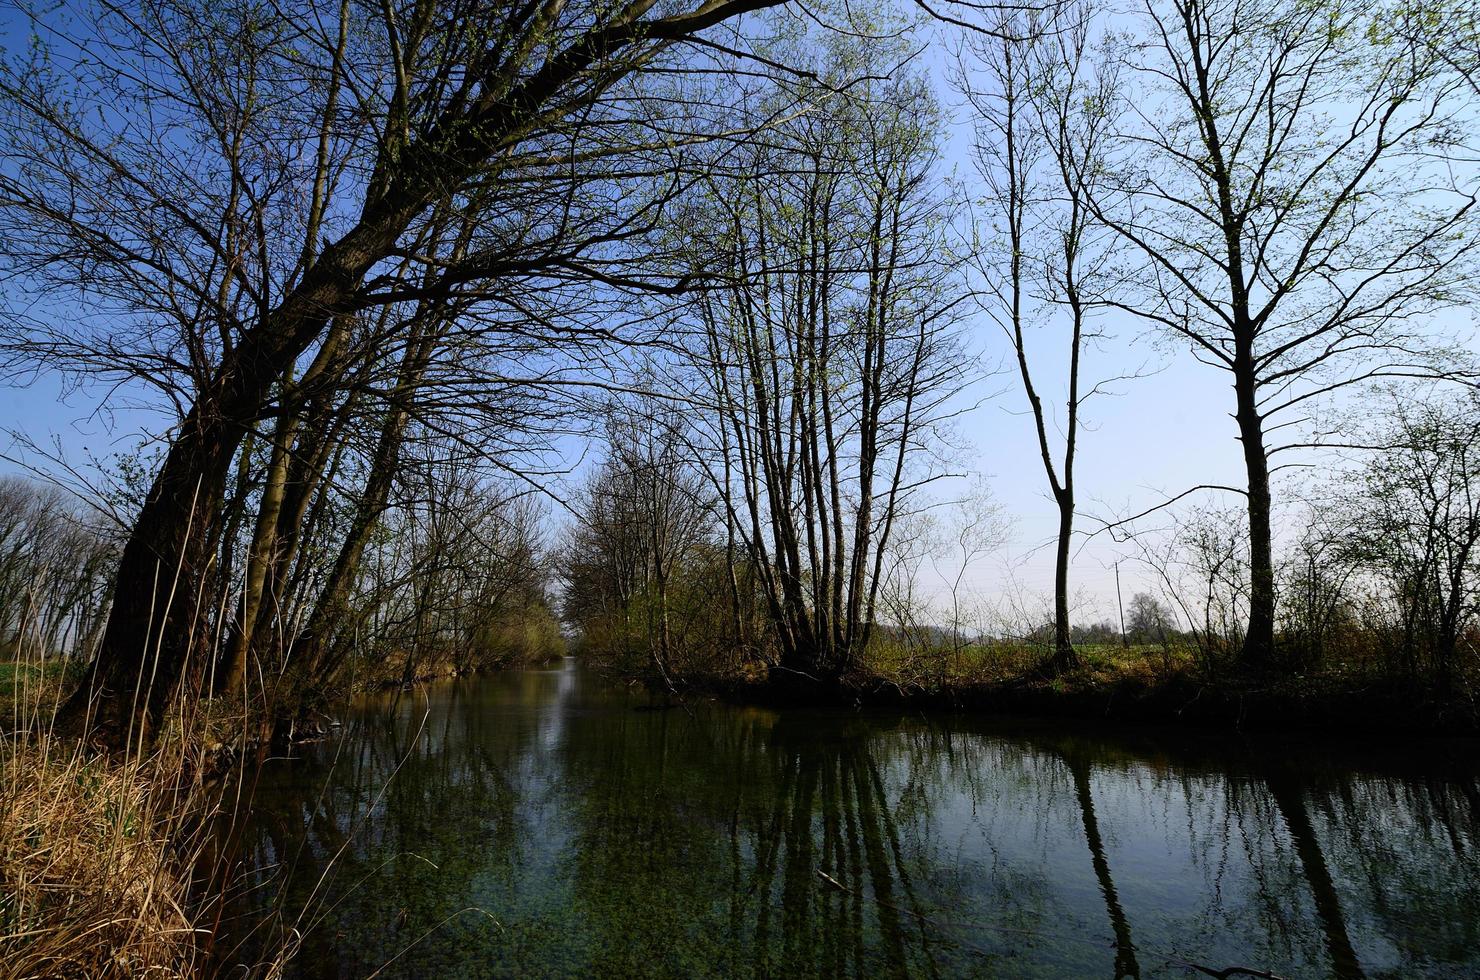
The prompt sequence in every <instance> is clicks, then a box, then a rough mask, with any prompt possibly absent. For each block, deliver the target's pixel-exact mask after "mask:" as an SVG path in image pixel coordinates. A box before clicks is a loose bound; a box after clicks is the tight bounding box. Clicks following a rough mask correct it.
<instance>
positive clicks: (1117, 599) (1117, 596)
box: [1115, 558, 1130, 649]
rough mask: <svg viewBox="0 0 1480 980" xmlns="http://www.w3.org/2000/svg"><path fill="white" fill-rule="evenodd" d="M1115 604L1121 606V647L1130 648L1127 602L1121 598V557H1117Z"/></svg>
mask: <svg viewBox="0 0 1480 980" xmlns="http://www.w3.org/2000/svg"><path fill="white" fill-rule="evenodd" d="M1115 604H1116V605H1117V606H1119V607H1120V646H1121V649H1129V648H1130V643H1129V642H1128V641H1127V640H1126V637H1125V602H1124V601H1123V600H1122V599H1121V598H1120V559H1119V558H1117V559H1115Z"/></svg>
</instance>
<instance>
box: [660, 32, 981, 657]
mask: <svg viewBox="0 0 1480 980" xmlns="http://www.w3.org/2000/svg"><path fill="white" fill-rule="evenodd" d="M825 44H826V46H825V47H823V49H822V51H821V53H814V54H813V55H812V56H811V57H812V58H813V61H811V62H807V61H805V60H800V61H797V60H796V59H801V58H804V56H802V55H797V56H796V57H795V58H793V59H791V60H793V62H794V63H797V64H808V65H811V66H812V67H813V71H814V72H815V74H816V75H817V76H818V78H819V79H820V81H818V80H810V79H793V78H786V77H781V78H778V79H777V80H776V82H775V86H774V88H773V89H772V90H770V91H763V92H762V93H761V94H760V95H759V96H758V97H757V99H756V100H755V103H754V105H753V106H752V107H751V108H752V112H755V113H757V114H759V115H760V116H761V117H763V118H769V117H772V116H774V115H775V114H776V112H777V109H778V107H779V106H792V105H797V104H800V105H802V106H805V107H807V108H806V110H805V111H803V112H799V113H796V114H794V115H792V116H791V117H790V118H789V119H785V120H783V121H782V122H780V123H778V124H777V125H775V126H773V127H772V128H771V129H769V130H768V138H767V139H766V140H765V141H758V142H755V143H752V144H750V145H747V146H745V147H742V148H740V149H739V150H738V151H737V153H736V154H735V156H734V159H733V160H732V161H731V164H732V171H731V173H729V174H728V175H725V176H723V177H716V179H715V180H714V181H713V189H712V192H711V194H710V195H709V198H708V201H707V202H706V204H707V207H708V208H709V209H710V213H711V214H714V215H717V216H718V219H717V220H713V219H711V220H708V221H705V220H703V219H702V218H701V217H700V216H698V215H697V214H696V215H694V216H693V218H694V220H692V221H691V222H690V223H689V225H688V228H687V230H688V232H689V234H690V235H691V236H692V237H693V240H694V253H695V255H696V261H702V262H703V263H704V265H705V267H706V268H708V269H715V268H716V258H715V257H717V258H718V274H719V275H720V276H721V286H720V287H717V288H712V289H709V290H707V291H705V292H704V293H702V294H701V295H700V297H699V299H698V301H697V302H695V303H694V304H692V306H691V312H692V316H691V317H689V318H687V319H686V320H685V321H683V322H684V323H686V324H688V325H689V326H690V328H692V327H697V328H698V329H697V330H692V332H690V333H689V334H688V336H689V337H690V338H691V342H690V344H689V351H688V357H689V360H690V363H691V364H692V365H693V370H692V371H691V372H690V374H689V378H690V380H689V382H688V384H687V390H690V391H693V392H694V396H693V397H694V400H695V401H696V402H698V403H700V404H707V405H709V406H711V411H710V412H708V413H706V414H705V419H704V425H705V427H706V434H705V435H703V436H696V438H702V439H703V440H704V441H705V446H704V452H702V453H701V455H702V457H703V458H704V460H705V462H706V464H707V466H708V468H709V472H710V475H711V479H712V480H714V481H715V483H716V486H717V487H718V489H719V490H720V492H719V494H718V496H719V497H720V499H721V500H722V501H723V502H724V504H725V506H726V510H727V513H728V515H729V516H728V521H729V523H728V526H729V528H730V529H731V530H732V532H733V533H734V534H735V535H736V536H737V537H738V538H739V539H740V541H741V542H742V544H743V547H744V549H745V550H746V552H747V553H748V555H749V558H750V562H751V566H752V567H753V568H754V569H755V571H756V574H757V575H758V576H759V578H760V581H761V583H762V592H763V594H764V596H765V598H766V602H767V605H768V608H769V611H770V619H771V625H772V627H773V629H774V631H775V634H776V638H777V645H778V646H779V649H780V663H779V665H778V666H779V667H780V668H781V669H782V670H784V671H787V672H789V673H791V674H800V675H806V676H808V677H814V678H830V677H836V676H837V675H838V674H840V673H842V672H844V671H846V670H848V669H849V668H850V666H851V665H852V664H853V662H854V659H855V658H856V657H857V656H858V655H859V654H860V653H861V652H862V651H863V650H864V649H866V648H867V646H868V643H869V638H870V635H871V632H872V629H873V626H874V619H875V609H876V605H877V601H878V590H879V585H880V582H881V580H882V575H881V567H882V563H883V562H884V560H885V555H886V554H887V552H888V545H889V541H890V539H891V536H892V535H893V533H894V530H895V522H896V520H897V519H898V518H899V516H900V514H901V513H902V512H903V511H904V509H905V508H906V507H907V505H908V501H909V500H910V498H911V497H912V495H913V494H914V493H915V491H917V490H918V488H919V487H920V486H921V485H923V483H925V482H928V481H929V480H930V479H931V478H932V475H933V474H932V472H931V471H930V470H929V469H928V468H918V467H919V464H921V463H926V462H927V460H928V452H929V449H930V447H931V446H932V444H933V440H934V439H935V437H936V436H937V435H938V431H939V429H938V427H939V425H940V423H941V422H942V421H943V419H944V417H945V415H946V414H948V412H949V410H950V409H949V407H948V401H949V398H950V396H951V395H952V394H953V393H954V392H955V391H956V390H957V389H958V387H959V384H960V383H961V379H962V378H963V377H964V370H965V369H964V367H963V365H962V363H961V358H960V357H959V355H958V349H959V348H958V345H957V343H956V340H955V337H954V333H953V329H952V327H953V323H954V321H955V319H956V316H957V313H956V310H957V307H958V305H959V299H960V296H961V294H960V292H959V291H956V290H954V289H953V286H952V282H953V270H951V269H950V268H949V265H948V263H947V262H945V261H944V259H945V254H946V249H945V247H944V246H945V244H946V243H945V241H944V239H943V224H944V221H943V219H944V215H945V212H944V207H945V204H944V202H943V201H942V200H941V198H940V197H939V196H938V195H937V194H936V193H935V192H934V190H933V187H932V185H933V184H934V182H935V175H934V167H935V160H936V153H937V151H936V147H935V140H936V136H935V131H936V127H937V124H938V123H937V120H938V114H937V110H936V108H935V106H934V103H933V100H932V99H931V97H930V95H929V93H928V90H927V89H926V87H925V85H924V83H923V80H922V79H920V78H919V77H918V76H916V75H914V74H912V73H910V72H909V71H907V70H904V69H898V70H896V69H895V68H894V64H893V61H894V60H895V59H897V58H898V57H899V51H898V49H897V48H892V49H891V48H890V47H889V46H887V45H883V44H878V43H873V42H867V41H863V42H860V41H856V40H852V39H839V38H832V39H830V40H827V41H825ZM873 76H878V77H873Z"/></svg>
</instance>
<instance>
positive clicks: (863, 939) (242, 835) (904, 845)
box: [221, 661, 1480, 977]
mask: <svg viewBox="0 0 1480 980" xmlns="http://www.w3.org/2000/svg"><path fill="white" fill-rule="evenodd" d="M655 706H656V702H655V701H653V699H651V698H650V697H649V696H648V695H647V694H646V693H645V692H642V691H640V690H638V689H636V688H627V687H624V686H622V685H619V684H615V683H613V682H611V681H608V680H605V679H602V678H600V677H598V676H596V675H594V674H592V673H590V672H587V671H583V670H581V669H579V668H578V667H576V666H574V663H573V662H572V661H566V662H565V664H564V665H563V666H562V667H560V668H557V669H552V670H543V671H520V672H510V673H506V674H501V675H498V676H494V677H488V678H481V679H477V680H471V681H463V682H457V683H449V684H446V685H442V686H438V687H434V688H432V689H430V690H429V691H428V692H426V695H425V696H422V695H407V696H403V697H402V698H401V699H400V700H399V701H394V702H393V700H392V699H389V698H387V699H383V700H377V701H374V702H371V703H369V704H367V705H365V706H364V707H362V708H361V709H360V710H359V711H358V712H357V713H356V715H355V716H354V717H353V718H351V719H349V722H348V724H347V726H346V728H345V730H344V732H343V733H342V735H340V736H339V737H338V738H336V739H334V740H331V741H327V742H321V743H318V744H315V745H311V746H308V747H307V748H306V749H304V750H302V752H301V757H299V758H296V759H292V760H282V761H273V762H270V763H268V764H267V765H266V766H265V768H264V769H263V771H262V772H261V774H260V775H259V777H258V778H257V781H256V785H255V788H252V787H248V788H246V790H245V791H247V792H250V793H251V794H252V798H253V803H254V805H253V807H252V812H251V815H250V817H249V818H248V819H247V820H246V821H245V822H244V823H243V824H242V825H241V826H240V830H239V836H238V837H237V839H236V842H235V846H236V847H237V848H238V851H237V853H238V856H239V857H240V858H241V860H243V861H245V862H246V866H247V867H248V868H249V869H254V870H252V871H251V872H250V874H249V878H248V881H247V882H246V883H244V887H243V890H242V891H241V892H240V893H239V895H238V897H237V898H236V899H235V901H234V902H233V905H232V908H231V916H230V917H228V919H227V921H226V922H225V924H224V927H223V931H222V937H221V947H222V949H223V950H229V949H233V948H235V952H234V953H232V954H230V955H231V958H232V959H247V960H250V958H251V952H252V950H253V948H254V946H256V945H257V943H258V941H259V937H260V936H261V935H263V934H264V930H262V929H260V928H259V929H257V930H256V931H253V930H252V928H251V924H252V923H253V922H254V921H256V920H258V919H260V918H261V915H262V913H263V911H264V910H265V909H267V908H270V907H272V906H274V905H276V906H278V907H280V908H282V909H283V910H284V914H285V917H286V921H287V922H288V923H289V924H291V925H296V926H297V927H298V928H299V929H300V930H301V931H303V933H304V938H303V946H302V950H301V952H300V953H299V955H298V957H297V958H296V959H295V961H294V962H293V966H292V968H291V970H290V975H295V976H304V977H319V976H324V977H364V976H368V975H370V974H372V973H374V972H375V971H376V970H377V969H379V970H381V971H382V972H381V973H380V974H379V975H380V976H384V977H502V976H517V977H534V976H603V977H639V976H673V977H693V976H726V977H729V976H736V977H753V976H754V977H790V976H845V975H846V976H922V977H936V976H939V977H950V976H980V977H1033V976H1045V977H1116V976H1139V977H1155V976H1166V977H1181V976H1196V975H1198V974H1195V973H1194V972H1193V971H1191V969H1190V968H1189V966H1188V964H1189V963H1198V964H1202V965H1205V966H1208V967H1212V968H1214V969H1219V970H1221V969H1225V968H1227V967H1231V966H1246V967H1251V968H1257V969H1260V970H1265V971H1271V972H1274V973H1277V974H1280V975H1282V976H1287V977H1320V976H1369V977H1379V976H1386V977H1412V976H1453V977H1475V976H1480V853H1477V851H1476V848H1477V847H1480V778H1477V776H1480V763H1477V762H1476V747H1475V744H1474V743H1470V742H1447V743H1446V742H1431V743H1419V744H1414V743H1407V744H1405V745H1402V746H1400V747H1398V749H1396V750H1393V751H1390V752H1378V751H1376V750H1374V749H1373V748H1372V747H1370V746H1368V747H1352V748H1350V749H1349V750H1344V749H1339V748H1337V747H1335V746H1334V744H1333V745H1323V744H1313V743H1310V742H1309V741H1299V742H1295V741H1279V740H1273V741H1267V742H1258V743H1247V742H1244V741H1242V740H1237V739H1231V738H1222V739H1218V738H1205V737H1199V736H1195V735H1190V734H1187V733H1181V732H1170V733H1160V734H1155V735H1149V734H1124V733H1122V734H1119V735H1114V734H1110V735H1107V734H1105V733H1103V732H1095V731H1093V730H1092V729H1090V728H1087V727H1082V726H1066V725H1063V724H1047V723H1044V724H1033V725H1028V724H1024V723H1016V724H1010V725H1009V724H1006V723H989V722H987V721H984V720H982V719H970V718H944V717H939V716H937V717H929V718H924V717H917V716H908V715H900V714H880V713H849V712H838V711H788V712H784V713H776V712H771V711H767V710H761V709H747V708H736V707H730V706H724V705H718V704H710V703H701V704H696V705H691V706H688V707H673V708H669V709H667V710H663V709H661V708H657V709H656V710H655ZM247 885H250V887H246V886H247ZM305 905H307V906H308V911H307V912H304V913H302V915H301V916H300V910H301V909H303V908H304V907H305Z"/></svg>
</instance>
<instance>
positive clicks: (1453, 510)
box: [1342, 393, 1480, 681]
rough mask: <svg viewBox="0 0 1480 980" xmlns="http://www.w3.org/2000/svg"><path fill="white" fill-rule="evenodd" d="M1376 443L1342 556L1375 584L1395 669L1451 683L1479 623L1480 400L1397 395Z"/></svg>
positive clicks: (1350, 501) (1350, 497) (1351, 496)
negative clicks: (1388, 613) (1413, 399)
mask: <svg viewBox="0 0 1480 980" xmlns="http://www.w3.org/2000/svg"><path fill="white" fill-rule="evenodd" d="M1376 436H1377V438H1375V439H1374V440H1373V442H1374V444H1375V445H1379V446H1382V447H1383V448H1381V449H1379V450H1378V451H1376V452H1375V453H1373V454H1372V456H1371V457H1370V459H1369V460H1368V461H1367V463H1366V464H1365V466H1363V468H1362V469H1361V471H1360V473H1361V479H1360V481H1359V482H1358V483H1357V484H1356V485H1355V486H1356V489H1357V492H1356V493H1351V492H1347V493H1345V494H1343V496H1345V497H1346V498H1347V499H1346V500H1345V501H1344V502H1343V506H1342V510H1343V511H1344V512H1346V513H1347V514H1348V515H1349V518H1348V519H1349V521H1350V526H1349V529H1348V530H1347V533H1346V535H1345V536H1344V544H1345V550H1346V554H1345V556H1344V557H1345V558H1346V560H1347V561H1350V562H1353V563H1354V564H1355V565H1356V567H1358V568H1361V569H1362V570H1364V571H1365V572H1366V573H1367V574H1369V575H1373V576H1375V577H1376V578H1377V580H1378V581H1379V582H1380V583H1381V584H1382V587H1383V592H1384V594H1385V596H1386V597H1387V600H1388V603H1389V604H1390V608H1392V609H1393V611H1394V613H1395V616H1394V617H1393V622H1394V623H1395V624H1396V627H1397V628H1396V631H1395V632H1396V634H1397V635H1396V638H1395V639H1396V645H1397V648H1398V650H1399V651H1400V656H1401V657H1402V660H1403V666H1404V667H1405V668H1406V669H1407V670H1409V671H1413V672H1417V671H1419V670H1420V669H1423V668H1427V669H1429V670H1431V671H1432V672H1433V674H1434V675H1435V676H1436V677H1438V678H1439V679H1441V680H1443V681H1452V680H1454V678H1455V676H1456V672H1457V670H1458V667H1459V657H1458V655H1459V652H1460V644H1461V642H1462V640H1463V638H1464V637H1465V634H1466V633H1467V632H1468V631H1469V630H1471V629H1472V628H1473V627H1474V625H1475V624H1476V622H1477V621H1480V620H1477V617H1480V600H1477V594H1476V585H1477V582H1480V396H1476V395H1475V394H1474V393H1469V394H1467V395H1466V396H1464V397H1461V398H1456V399H1449V400H1445V401H1435V402H1427V403H1426V402H1418V403H1409V402H1408V400H1407V398H1406V396H1397V397H1395V398H1394V411H1393V414H1392V418H1391V419H1390V420H1388V421H1387V422H1386V423H1385V424H1384V426H1383V428H1382V430H1381V431H1379V432H1378V433H1376ZM1473 653H1474V651H1473V650H1472V651H1471V654H1472V655H1473ZM1425 659H1427V660H1428V663H1426V664H1425V663H1424V662H1423V661H1424V660H1425Z"/></svg>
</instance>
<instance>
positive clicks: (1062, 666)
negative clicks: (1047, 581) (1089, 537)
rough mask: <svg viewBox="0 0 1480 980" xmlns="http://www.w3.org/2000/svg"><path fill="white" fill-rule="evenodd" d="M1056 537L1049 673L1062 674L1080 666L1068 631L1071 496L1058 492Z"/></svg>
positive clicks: (1072, 524)
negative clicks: (1051, 647) (1057, 531)
mask: <svg viewBox="0 0 1480 980" xmlns="http://www.w3.org/2000/svg"><path fill="white" fill-rule="evenodd" d="M1058 504H1059V540H1058V545H1057V547H1056V548H1055V550H1054V569H1053V656H1052V657H1050V658H1049V661H1048V668H1049V671H1050V673H1053V674H1062V673H1064V672H1065V671H1068V670H1073V669H1074V668H1075V667H1078V666H1079V655H1078V654H1077V653H1075V652H1074V643H1073V640H1072V639H1071V638H1070V633H1069V543H1070V540H1071V539H1072V537H1073V534H1074V499H1073V498H1072V497H1070V496H1069V495H1068V494H1067V493H1065V494H1060V495H1059V497H1058Z"/></svg>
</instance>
